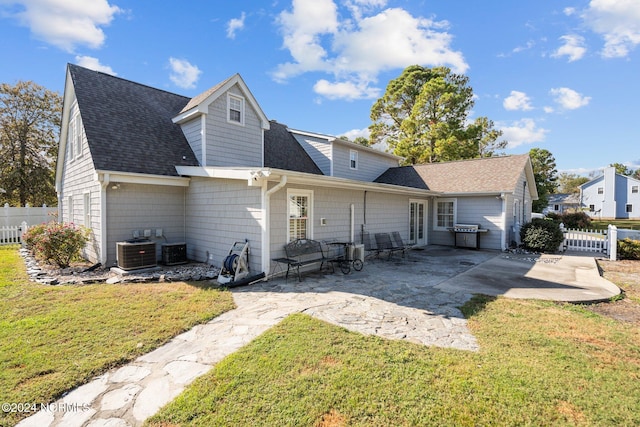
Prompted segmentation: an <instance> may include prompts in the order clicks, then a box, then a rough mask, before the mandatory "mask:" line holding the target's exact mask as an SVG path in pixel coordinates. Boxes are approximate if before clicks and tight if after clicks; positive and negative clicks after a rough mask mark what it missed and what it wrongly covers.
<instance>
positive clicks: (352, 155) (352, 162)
mask: <svg viewBox="0 0 640 427" xmlns="http://www.w3.org/2000/svg"><path fill="white" fill-rule="evenodd" d="M349 168H350V169H358V152H357V151H356V150H350V151H349Z"/></svg>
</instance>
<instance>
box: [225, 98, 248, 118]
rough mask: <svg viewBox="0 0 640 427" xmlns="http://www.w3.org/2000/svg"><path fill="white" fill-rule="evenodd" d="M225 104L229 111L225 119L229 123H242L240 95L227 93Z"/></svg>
mask: <svg viewBox="0 0 640 427" xmlns="http://www.w3.org/2000/svg"><path fill="white" fill-rule="evenodd" d="M227 106H228V108H227V110H228V112H229V115H228V117H227V120H228V121H229V122H230V123H235V124H239V125H244V99H243V98H242V97H240V96H236V95H231V94H229V95H228V96H227Z"/></svg>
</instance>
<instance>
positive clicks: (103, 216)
mask: <svg viewBox="0 0 640 427" xmlns="http://www.w3.org/2000/svg"><path fill="white" fill-rule="evenodd" d="M108 186H109V174H108V173H105V174H104V175H102V182H101V183H100V263H101V264H102V265H103V266H106V265H107V187H108Z"/></svg>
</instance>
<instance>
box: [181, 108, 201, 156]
mask: <svg viewBox="0 0 640 427" xmlns="http://www.w3.org/2000/svg"><path fill="white" fill-rule="evenodd" d="M180 127H181V128H182V133H183V134H184V136H185V138H186V139H187V142H189V145H190V146H191V149H192V150H193V153H194V154H195V155H196V159H198V162H199V163H200V164H201V165H202V164H203V163H202V120H201V119H200V116H198V117H196V118H195V119H193V120H190V121H188V122H186V123H183V124H181V125H180Z"/></svg>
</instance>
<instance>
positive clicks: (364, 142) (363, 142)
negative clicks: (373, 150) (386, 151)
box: [338, 135, 371, 147]
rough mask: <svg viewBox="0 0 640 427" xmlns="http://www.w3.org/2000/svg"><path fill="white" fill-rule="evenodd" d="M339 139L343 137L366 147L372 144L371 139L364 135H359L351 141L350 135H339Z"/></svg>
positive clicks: (344, 139)
mask: <svg viewBox="0 0 640 427" xmlns="http://www.w3.org/2000/svg"><path fill="white" fill-rule="evenodd" d="M338 139H342V140H343V141H349V142H353V143H354V144H360V145H364V146H365V147H369V146H370V145H371V141H369V140H368V139H367V138H365V137H364V136H357V137H356V139H354V140H353V141H351V140H350V139H349V137H348V136H345V135H343V136H339V137H338Z"/></svg>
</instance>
